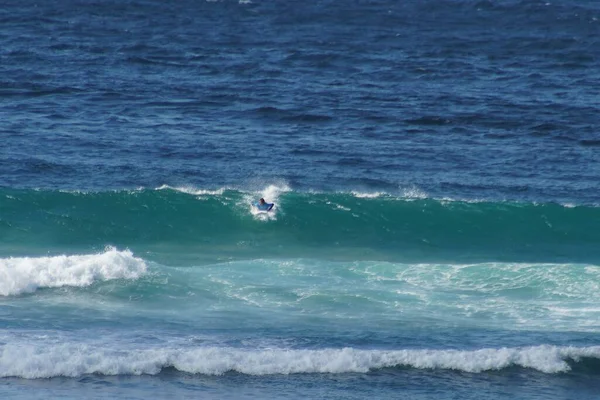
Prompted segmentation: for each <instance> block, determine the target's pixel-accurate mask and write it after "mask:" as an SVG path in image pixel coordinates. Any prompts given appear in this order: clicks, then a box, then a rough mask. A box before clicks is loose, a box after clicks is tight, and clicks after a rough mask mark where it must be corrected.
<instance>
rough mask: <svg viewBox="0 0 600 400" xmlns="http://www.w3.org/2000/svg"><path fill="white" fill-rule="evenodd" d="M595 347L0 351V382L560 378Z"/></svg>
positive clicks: (19, 347) (598, 350)
mask: <svg viewBox="0 0 600 400" xmlns="http://www.w3.org/2000/svg"><path fill="white" fill-rule="evenodd" d="M599 358H600V346H592V347H571V346H566V347H558V346H548V345H541V346H533V347H524V348H487V349H479V350H429V349H425V350H359V349H353V348H343V349H322V350H290V349H258V350H256V349H252V350H248V349H239V348H227V347H224V348H223V347H205V348H177V349H175V348H173V349H169V348H156V349H127V350H123V349H115V348H114V347H111V348H108V347H99V346H93V345H87V344H59V345H45V346H41V345H38V346H34V345H31V344H7V345H4V346H2V347H1V348H0V377H21V378H26V379H36V378H51V377H57V376H65V377H79V376H82V375H87V374H101V375H142V374H148V375H156V374H159V373H160V372H161V371H162V370H163V369H167V368H174V369H176V370H178V371H180V372H185V373H191V374H202V375H222V374H225V373H228V372H238V373H241V374H247V375H274V374H285V375H287V374H303V373H330V374H340V373H367V372H369V371H373V370H377V369H382V368H415V369H430V370H456V371H463V372H469V373H481V372H485V371H498V370H502V369H505V368H511V367H521V368H530V369H534V370H537V371H540V372H543V373H547V374H555V373H567V372H569V371H571V369H572V364H573V363H577V362H581V361H582V359H599Z"/></svg>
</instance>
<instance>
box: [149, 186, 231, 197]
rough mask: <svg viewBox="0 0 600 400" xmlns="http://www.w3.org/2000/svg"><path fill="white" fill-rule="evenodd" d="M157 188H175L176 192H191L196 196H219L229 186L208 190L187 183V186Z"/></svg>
mask: <svg viewBox="0 0 600 400" xmlns="http://www.w3.org/2000/svg"><path fill="white" fill-rule="evenodd" d="M156 190H174V191H176V192H181V193H186V194H191V195H194V196H219V195H222V194H223V192H224V191H225V190H227V188H220V189H215V190H208V189H198V188H195V187H194V186H191V185H186V186H169V185H162V186H160V187H157V188H156Z"/></svg>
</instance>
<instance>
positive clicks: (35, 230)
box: [0, 186, 600, 263]
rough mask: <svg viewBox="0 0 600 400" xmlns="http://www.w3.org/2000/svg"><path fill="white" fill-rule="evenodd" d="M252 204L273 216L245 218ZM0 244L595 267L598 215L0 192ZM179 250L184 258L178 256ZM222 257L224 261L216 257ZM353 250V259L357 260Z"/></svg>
mask: <svg viewBox="0 0 600 400" xmlns="http://www.w3.org/2000/svg"><path fill="white" fill-rule="evenodd" d="M259 197H265V198H266V199H267V200H268V201H269V202H275V203H276V207H275V209H274V211H273V212H271V213H268V214H267V215H266V216H265V215H255V212H253V208H252V205H251V204H252V203H253V202H254V201H256V199H257V198H259ZM0 207H2V209H3V215H2V216H1V218H2V219H1V220H0V234H3V237H4V238H5V239H4V241H3V245H0V251H1V250H2V246H4V247H7V246H13V247H17V245H19V244H20V243H33V244H36V245H39V246H40V247H44V246H50V245H53V246H57V247H59V248H61V247H60V246H63V247H69V248H71V247H72V246H75V247H77V246H81V247H82V248H86V246H87V247H88V248H89V246H98V245H104V244H106V243H111V244H113V245H116V246H119V247H126V248H131V249H134V250H136V251H137V249H138V248H139V247H136V246H144V250H151V248H152V246H155V245H156V244H160V245H161V246H169V245H172V246H175V245H176V246H178V247H179V250H178V251H183V252H185V251H187V250H189V249H195V251H198V252H201V253H202V254H211V253H212V254H214V255H215V258H221V259H222V257H224V256H226V257H234V258H235V257H240V258H249V257H252V258H257V257H270V256H278V257H280V256H283V257H306V256H313V257H346V256H348V255H350V254H351V255H350V257H359V258H355V259H392V260H397V259H403V260H407V261H409V260H424V261H438V260H443V261H445V260H448V259H452V260H460V261H463V260H464V261H467V260H468V261H469V262H471V261H490V260H499V261H535V262H540V261H544V262H557V261H558V262H562V261H568V262H583V263H597V262H600V248H598V246H597V243H599V242H600V232H598V230H597V229H596V227H595V225H596V224H595V222H594V221H597V220H599V219H600V208H595V207H586V206H579V207H564V206H561V205H557V204H538V205H536V204H529V203H506V202H502V203H494V202H475V203H472V202H460V201H452V202H447V201H438V200H432V199H427V198H421V194H420V193H416V194H415V193H413V194H411V196H410V197H409V198H398V197H393V196H389V195H382V194H378V195H376V196H375V195H373V196H371V195H368V194H361V193H357V194H349V193H304V192H295V191H292V190H290V189H289V187H286V186H270V187H267V188H266V189H262V190H257V191H255V192H241V191H237V190H228V189H223V190H217V191H202V190H196V189H192V188H183V189H182V191H180V190H175V189H170V188H166V187H162V188H161V190H146V189H143V190H137V191H117V192H94V193H64V192H56V191H27V190H21V191H15V190H3V191H0ZM186 249H187V250H186ZM225 251H226V252H227V254H224V252H225ZM361 254H362V256H361Z"/></svg>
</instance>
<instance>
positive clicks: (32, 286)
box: [0, 248, 146, 296]
mask: <svg viewBox="0 0 600 400" xmlns="http://www.w3.org/2000/svg"><path fill="white" fill-rule="evenodd" d="M145 272H146V263H145V261H144V260H142V259H140V258H136V257H134V256H133V255H132V253H131V252H130V251H117V250H116V249H114V248H109V249H107V250H106V251H105V252H104V253H100V254H90V255H73V256H66V255H62V256H55V257H36V258H33V257H22V258H2V259H0V295H2V296H10V295H18V294H22V293H30V292H34V291H36V290H37V289H38V288H55V287H61V286H89V285H91V284H93V283H94V282H97V281H106V280H112V279H136V278H139V277H140V276H141V275H143V274H144V273H145Z"/></svg>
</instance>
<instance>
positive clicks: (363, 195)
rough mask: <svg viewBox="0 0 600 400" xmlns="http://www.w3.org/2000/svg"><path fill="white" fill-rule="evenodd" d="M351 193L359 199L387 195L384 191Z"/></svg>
mask: <svg viewBox="0 0 600 400" xmlns="http://www.w3.org/2000/svg"><path fill="white" fill-rule="evenodd" d="M350 193H351V194H352V195H353V196H354V197H357V198H359V199H375V198H377V197H381V196H385V195H386V193H384V192H373V193H363V192H357V191H352V192H350Z"/></svg>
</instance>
